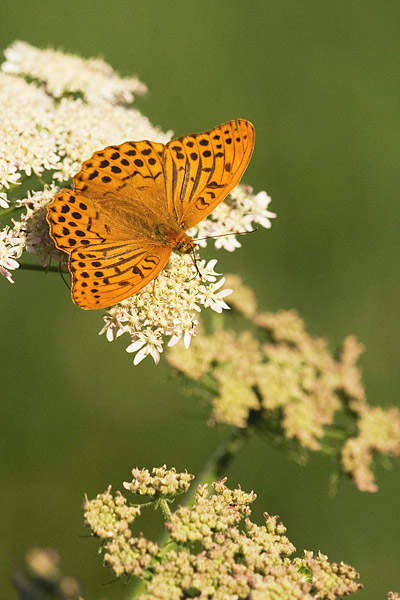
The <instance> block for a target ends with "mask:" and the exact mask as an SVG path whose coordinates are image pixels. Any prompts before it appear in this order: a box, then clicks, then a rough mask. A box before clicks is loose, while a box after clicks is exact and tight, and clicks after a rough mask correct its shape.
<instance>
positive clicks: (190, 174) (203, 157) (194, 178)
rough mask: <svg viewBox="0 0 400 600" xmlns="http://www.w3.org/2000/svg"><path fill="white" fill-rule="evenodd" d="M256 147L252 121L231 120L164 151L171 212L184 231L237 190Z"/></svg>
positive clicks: (189, 136) (169, 211)
mask: <svg viewBox="0 0 400 600" xmlns="http://www.w3.org/2000/svg"><path fill="white" fill-rule="evenodd" d="M253 146H254V128H253V126H252V124H251V123H250V122H249V121H246V120H244V119H238V121H237V123H236V121H229V122H227V123H224V124H223V125H220V126H219V127H215V129H211V130H209V131H205V132H204V133H200V134H192V135H185V136H183V137H181V138H178V139H176V140H172V141H171V142H169V143H168V144H167V145H166V146H165V150H164V178H165V187H166V197H167V206H168V213H169V214H171V215H173V216H174V217H175V219H176V220H177V222H178V224H179V225H181V226H182V227H183V228H184V229H189V228H190V227H192V226H193V225H196V224H197V223H199V222H200V221H201V220H202V219H204V218H205V217H206V216H207V215H208V214H210V212H211V211H212V210H214V208H215V207H216V206H217V205H218V204H219V203H220V202H221V201H222V200H223V199H224V198H225V197H226V195H227V194H228V193H229V192H230V191H231V190H232V189H233V188H234V187H235V185H236V184H237V183H238V182H239V180H240V178H241V176H242V175H243V173H244V171H245V169H246V167H247V165H248V163H249V160H250V157H251V154H252V151H253Z"/></svg>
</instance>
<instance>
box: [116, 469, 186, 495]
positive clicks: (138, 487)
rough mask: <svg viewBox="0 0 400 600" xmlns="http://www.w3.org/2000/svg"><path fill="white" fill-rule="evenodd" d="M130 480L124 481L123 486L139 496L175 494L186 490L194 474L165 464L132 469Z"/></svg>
mask: <svg viewBox="0 0 400 600" xmlns="http://www.w3.org/2000/svg"><path fill="white" fill-rule="evenodd" d="M132 476H133V479H132V481H124V488H125V489H126V490H130V491H131V492H133V493H134V494H140V495H141V496H176V495H177V494H182V493H184V492H187V491H188V489H189V487H190V482H191V481H192V479H194V475H192V474H191V473H188V472H187V471H184V472H183V473H177V472H176V469H175V468H174V467H172V469H167V467H166V465H163V466H162V467H154V468H153V469H152V471H151V474H150V472H149V471H148V470H147V469H138V468H135V469H132Z"/></svg>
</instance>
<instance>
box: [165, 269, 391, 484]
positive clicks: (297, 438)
mask: <svg viewBox="0 0 400 600" xmlns="http://www.w3.org/2000/svg"><path fill="white" fill-rule="evenodd" d="M226 285H230V286H232V287H233V288H234V290H235V291H234V293H233V294H232V296H231V297H230V304H231V306H232V307H233V308H234V309H236V310H238V311H239V312H240V313H241V314H242V315H243V316H245V317H247V318H249V319H250V321H251V329H250V330H245V331H242V332H240V333H236V332H233V331H229V330H226V329H216V330H215V331H214V332H213V333H212V334H211V335H204V334H200V335H198V336H197V337H196V338H195V339H194V340H193V343H192V345H191V347H190V349H189V350H183V348H182V346H181V345H177V346H175V347H174V348H172V349H171V350H170V351H169V355H168V361H169V362H170V364H171V365H172V366H174V367H175V368H176V369H177V370H178V371H180V372H181V373H183V374H184V375H185V376H186V377H188V378H190V379H192V380H195V381H198V382H199V384H200V385H203V386H204V388H205V389H207V390H208V391H211V394H212V397H211V405H212V414H211V417H210V423H211V424H215V423H223V424H226V425H232V426H235V427H239V428H246V427H248V426H249V425H250V424H252V425H254V424H257V426H258V427H259V428H261V429H263V430H267V431H268V432H269V433H272V434H273V435H274V436H275V441H284V440H285V439H286V440H287V441H289V440H292V443H293V442H294V443H295V444H297V445H298V447H303V448H306V449H310V450H314V451H318V450H321V449H323V450H324V451H328V452H330V453H333V454H338V453H340V452H342V456H341V457H342V464H343V470H344V471H345V472H346V473H348V474H349V475H350V476H351V477H352V478H353V480H354V482H355V483H356V485H357V486H358V487H359V489H361V490H367V491H375V490H376V489H377V488H376V485H375V483H374V478H373V474H372V472H371V470H370V468H371V462H372V458H373V453H374V452H380V453H382V454H387V455H389V456H399V455H400V411H399V410H398V409H397V408H390V409H382V408H378V409H372V408H371V407H369V406H368V404H367V402H366V398H365V391H364V387H363V384H362V381H361V371H360V369H359V367H358V366H357V360H358V357H359V355H360V353H361V352H362V350H363V347H362V345H361V344H359V343H358V342H357V340H356V339H355V338H354V337H353V336H348V337H347V338H346V339H345V340H344V342H343V344H342V348H341V350H340V352H339V356H338V357H337V358H335V357H334V356H333V355H332V354H331V352H330V351H329V348H328V345H327V342H326V340H324V339H321V338H315V337H312V336H311V335H310V334H309V333H307V331H306V329H305V324H304V322H303V320H302V319H301V318H300V317H299V316H298V314H297V313H296V312H295V311H293V310H291V311H286V312H279V313H276V314H273V313H262V312H257V308H256V302H255V298H254V295H253V294H252V292H251V291H250V290H248V289H247V288H246V287H245V286H243V285H242V284H241V282H240V281H239V280H238V278H237V277H235V278H232V277H228V278H227V282H226ZM236 290H237V291H236ZM346 420H347V421H346ZM344 421H346V426H343V425H342V422H344ZM339 423H340V425H339ZM341 427H342V428H343V427H344V430H341V429H340V428H341ZM355 431H357V435H356V436H354V432H355ZM336 434H339V436H341V437H342V442H341V443H342V445H343V447H342V448H340V447H338V442H337V441H336V439H335V438H334V436H335V435H336ZM282 437H283V440H282ZM346 439H347V441H346Z"/></svg>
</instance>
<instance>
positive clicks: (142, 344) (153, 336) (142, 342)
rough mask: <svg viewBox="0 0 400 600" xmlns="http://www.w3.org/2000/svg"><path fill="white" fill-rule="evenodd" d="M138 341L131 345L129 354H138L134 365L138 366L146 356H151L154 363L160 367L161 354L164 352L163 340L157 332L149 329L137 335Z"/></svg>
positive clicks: (128, 350) (128, 349)
mask: <svg viewBox="0 0 400 600" xmlns="http://www.w3.org/2000/svg"><path fill="white" fill-rule="evenodd" d="M136 337H137V340H136V341H135V342H132V344H129V346H128V347H127V349H126V351H127V352H137V354H136V356H135V358H134V360H133V364H134V365H138V364H139V363H140V362H141V361H142V360H143V359H144V358H146V356H148V355H149V354H150V356H152V357H153V360H154V362H155V363H156V365H158V363H159V361H160V352H162V340H161V339H160V337H159V335H158V332H157V330H155V331H153V330H152V329H150V328H147V329H145V330H143V331H140V332H139V333H137V334H136Z"/></svg>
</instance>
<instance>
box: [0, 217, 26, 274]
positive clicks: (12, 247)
mask: <svg viewBox="0 0 400 600" xmlns="http://www.w3.org/2000/svg"><path fill="white" fill-rule="evenodd" d="M22 251H23V242H22V240H21V239H20V238H19V237H18V236H16V235H15V231H14V230H13V229H11V230H10V228H9V227H8V226H7V227H5V228H4V229H3V230H2V231H0V275H3V277H5V278H6V279H8V281H9V282H10V283H14V280H13V278H12V275H11V273H10V271H14V270H15V269H18V267H19V264H18V261H17V260H16V259H17V258H20V256H21V254H22Z"/></svg>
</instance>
